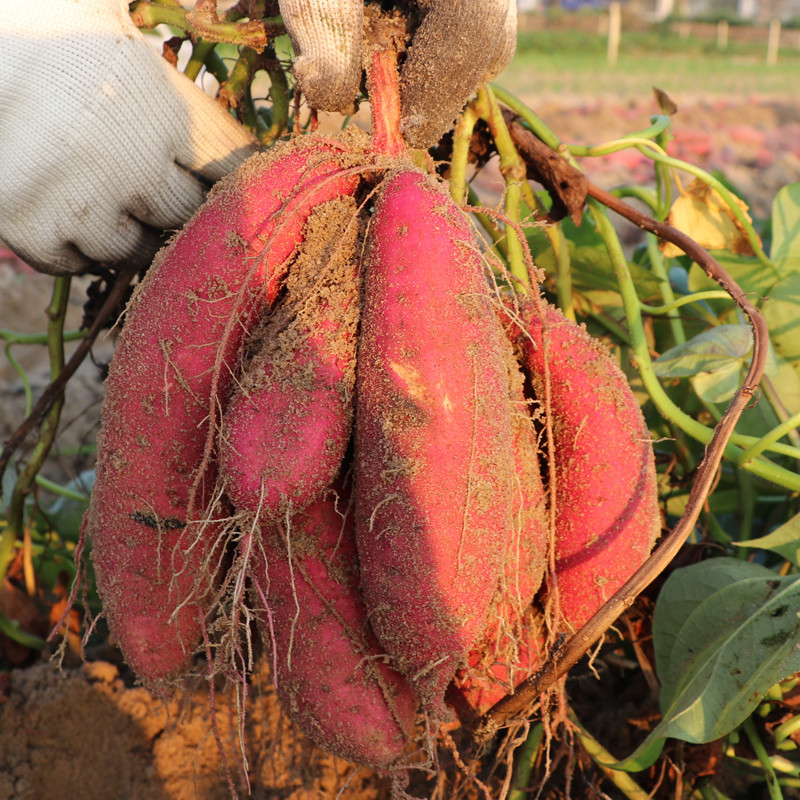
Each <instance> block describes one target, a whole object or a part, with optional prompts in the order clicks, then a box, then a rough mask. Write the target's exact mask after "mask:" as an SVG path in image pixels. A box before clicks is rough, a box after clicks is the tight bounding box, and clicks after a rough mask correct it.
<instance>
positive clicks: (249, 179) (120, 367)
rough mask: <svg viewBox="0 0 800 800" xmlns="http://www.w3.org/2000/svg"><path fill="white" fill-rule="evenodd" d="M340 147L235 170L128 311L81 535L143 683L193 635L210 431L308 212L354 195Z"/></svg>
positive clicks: (211, 494) (206, 539)
mask: <svg viewBox="0 0 800 800" xmlns="http://www.w3.org/2000/svg"><path fill="white" fill-rule="evenodd" d="M353 146H354V145H353V142H352V141H347V142H345V141H341V140H336V139H321V138H317V137H303V138H302V139H298V140H295V141H293V142H292V143H290V144H287V145H283V146H279V147H276V148H275V149H274V150H273V151H271V152H270V153H269V154H266V155H257V156H254V157H253V158H252V159H250V160H249V161H247V162H246V163H245V164H244V165H243V166H242V167H241V168H240V169H239V170H238V171H237V172H236V173H234V174H233V175H231V176H230V177H229V178H227V179H226V180H224V181H223V182H221V184H218V186H217V187H215V189H214V190H213V192H212V193H211V194H210V196H209V198H208V200H207V201H206V203H205V204H204V206H203V207H202V208H201V209H200V211H198V213H197V214H196V215H195V217H194V218H193V219H192V220H191V221H190V222H189V223H188V224H187V225H186V227H185V228H184V229H183V230H182V231H181V232H180V233H179V234H178V235H177V236H176V237H174V239H173V240H172V242H171V243H170V244H169V246H168V247H166V248H165V249H164V250H162V251H161V253H160V254H159V255H158V256H157V258H156V261H155V263H154V265H153V267H152V269H151V270H150V272H148V274H147V277H146V278H145V280H144V282H143V284H142V286H141V287H140V289H139V291H138V292H137V293H136V295H135V297H134V299H133V301H132V303H131V305H130V308H129V310H128V314H127V317H126V322H125V327H124V330H123V333H122V335H121V337H120V342H119V346H118V348H117V351H116V353H115V356H114V359H113V361H112V364H111V369H110V372H109V377H108V380H107V383H106V398H105V402H104V405H103V415H102V430H101V434H100V437H99V440H98V462H97V480H96V483H95V485H94V490H93V492H92V498H91V504H90V508H89V510H88V512H87V518H86V519H87V525H86V527H87V531H88V533H89V535H90V537H91V540H92V543H93V559H94V564H95V569H96V573H97V586H98V590H99V592H100V595H101V598H102V600H103V606H104V609H105V613H106V616H107V618H108V621H109V625H110V627H111V630H112V632H113V634H114V637H115V638H116V640H117V641H118V643H119V644H120V646H121V648H122V651H123V654H124V656H125V659H126V661H127V662H128V663H129V664H130V666H132V667H133V669H134V670H135V671H136V672H137V673H138V675H139V676H140V677H141V678H142V679H144V680H145V681H147V682H150V683H152V682H156V681H159V680H162V679H169V678H171V677H173V676H175V675H176V674H179V673H180V672H181V671H182V670H183V669H184V668H185V666H186V665H187V662H188V659H189V657H190V656H191V654H192V653H193V651H194V649H195V646H196V643H197V641H198V638H199V636H200V632H201V627H202V620H203V617H204V616H205V614H206V604H207V597H208V595H209V593H210V592H211V590H212V584H213V580H214V575H215V572H216V563H215V562H216V561H217V559H218V558H219V556H220V551H219V549H215V546H216V545H217V544H219V542H218V537H219V533H220V526H219V525H218V524H217V523H215V522H214V520H215V519H217V518H218V515H219V513H220V509H219V508H218V507H217V505H218V504H216V503H215V497H216V495H215V485H216V478H217V476H216V470H215V466H214V461H213V458H211V456H212V455H213V453H212V445H213V440H214V431H213V428H212V426H213V425H215V424H216V420H217V419H218V417H219V411H218V409H219V406H220V404H221V403H223V402H224V401H225V399H226V397H227V395H228V393H229V387H230V383H231V380H232V376H233V375H234V373H235V372H236V369H237V367H238V361H239V358H240V353H241V349H242V343H243V341H244V339H245V337H246V335H247V333H248V331H249V330H250V328H251V327H252V325H253V324H254V322H255V320H256V319H257V318H258V316H259V315H260V314H261V313H262V312H263V310H264V309H265V307H267V306H268V305H269V304H270V303H271V302H272V301H273V300H274V298H275V296H276V294H277V291H278V288H279V285H280V281H281V279H282V277H283V274H284V272H285V268H286V265H287V263H288V261H289V259H290V258H291V256H292V255H293V254H294V252H295V250H296V246H297V243H298V241H300V239H301V236H302V230H303V226H304V224H305V221H306V219H307V217H308V215H309V214H310V213H311V211H312V209H313V208H314V207H315V206H317V205H318V204H319V203H321V202H323V201H325V200H328V199H330V198H333V197H338V196H341V195H343V194H348V193H351V192H352V191H353V190H354V188H355V185H356V183H357V181H358V177H357V176H355V175H352V174H350V173H349V172H346V171H345V169H344V166H343V161H346V160H347V159H348V157H349V155H350V153H351V151H352V148H353Z"/></svg>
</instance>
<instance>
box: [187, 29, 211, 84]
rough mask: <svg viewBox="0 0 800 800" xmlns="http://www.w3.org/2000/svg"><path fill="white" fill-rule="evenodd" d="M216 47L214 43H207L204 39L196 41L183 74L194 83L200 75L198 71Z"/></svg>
mask: <svg viewBox="0 0 800 800" xmlns="http://www.w3.org/2000/svg"><path fill="white" fill-rule="evenodd" d="M216 46H217V43H216V42H209V41H206V40H205V39H198V40H197V41H196V42H195V43H194V47H192V55H191V57H190V58H189V61H188V62H187V64H186V68H185V69H184V70H183V74H184V75H185V76H186V77H187V78H189V80H191V81H194V80H195V79H196V78H197V76H198V75H199V74H200V70H201V69H202V68H203V67H204V66H205V64H206V61H208V58H209V56H210V55H211V53H213V52H214V48H215V47H216Z"/></svg>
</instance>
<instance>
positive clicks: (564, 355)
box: [517, 301, 661, 630]
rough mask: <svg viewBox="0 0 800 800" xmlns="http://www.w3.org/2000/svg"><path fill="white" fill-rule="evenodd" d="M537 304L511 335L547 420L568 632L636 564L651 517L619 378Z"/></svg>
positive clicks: (641, 453) (653, 534)
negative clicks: (541, 312) (547, 378)
mask: <svg viewBox="0 0 800 800" xmlns="http://www.w3.org/2000/svg"><path fill="white" fill-rule="evenodd" d="M543 307H544V308H546V310H545V312H544V315H543V316H540V314H539V312H538V310H537V304H536V303H535V302H533V301H529V302H526V303H524V304H523V308H522V322H523V329H522V330H519V331H518V332H517V341H518V344H519V347H520V350H521V353H522V363H523V366H524V368H525V370H526V371H527V373H528V376H529V378H530V381H531V384H532V386H533V391H534V393H535V396H536V402H537V403H538V404H539V406H540V408H541V410H542V414H543V415H548V416H549V418H550V423H551V425H552V431H553V439H554V443H553V444H554V447H553V457H554V459H555V464H554V467H555V470H554V472H555V482H556V485H555V492H554V493H552V494H551V496H552V497H554V501H555V531H554V535H555V547H556V553H555V555H556V563H555V577H556V580H557V583H558V596H559V605H560V613H561V619H560V621H558V625H559V626H560V627H563V628H565V629H566V630H574V629H577V628H580V627H581V626H582V625H583V624H584V623H585V622H586V621H587V620H588V619H589V617H591V616H592V614H594V612H595V611H596V610H597V609H598V608H599V607H600V606H601V605H602V604H603V603H604V602H605V601H606V600H607V599H608V598H609V597H611V595H612V594H614V592H616V591H617V589H619V588H620V587H621V586H622V584H623V583H624V582H625V581H626V580H627V579H628V578H629V577H630V576H631V575H632V574H633V573H634V572H635V571H636V569H637V568H638V567H639V566H640V565H641V564H642V563H643V562H644V561H645V559H646V558H647V556H648V555H649V554H650V551H651V549H652V548H653V545H654V543H655V540H656V538H657V537H658V535H659V533H660V529H661V516H660V513H659V508H658V497H657V492H656V472H655V461H654V457H653V448H652V445H651V443H650V434H649V432H648V430H647V425H646V424H645V421H644V417H643V416H642V412H641V410H640V408H639V404H638V403H637V401H636V398H635V397H634V396H633V393H632V392H631V389H630V386H629V384H628V381H627V379H626V378H625V375H624V374H623V373H622V371H621V370H620V368H619V366H618V365H617V364H616V362H615V361H614V360H613V359H612V358H611V356H610V355H609V354H608V352H607V351H606V350H605V348H604V347H603V346H602V345H601V344H600V343H599V342H598V341H597V340H595V339H593V338H592V337H591V336H589V334H587V333H586V331H585V329H583V328H581V327H579V326H578V325H576V324H575V323H573V322H571V321H569V320H567V319H566V318H565V317H564V316H563V315H562V314H561V313H560V312H559V311H558V310H557V309H555V308H554V307H552V306H543ZM546 375H549V386H548V381H547V380H546ZM548 394H549V400H548Z"/></svg>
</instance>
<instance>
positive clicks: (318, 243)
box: [220, 198, 359, 523]
mask: <svg viewBox="0 0 800 800" xmlns="http://www.w3.org/2000/svg"><path fill="white" fill-rule="evenodd" d="M358 234H359V222H358V219H357V208H356V204H355V201H354V200H353V199H352V198H342V199H341V200H332V201H330V202H328V203H325V204H323V205H321V206H318V207H317V208H316V209H315V210H314V213H313V214H312V215H311V217H310V218H309V221H308V224H307V225H306V229H305V239H304V242H303V246H302V248H301V251H300V255H299V256H298V258H297V260H296V261H295V262H294V264H293V265H292V268H291V270H290V272H289V275H288V277H287V281H286V293H285V295H284V297H283V298H282V299H281V302H280V304H279V305H278V306H277V307H276V309H275V311H274V312H273V313H272V314H271V315H270V316H269V317H268V318H267V320H266V323H265V324H264V325H263V326H262V328H261V329H260V330H259V331H258V333H257V336H256V339H257V341H256V342H255V343H254V346H255V347H257V352H256V354H255V356H254V357H253V359H252V361H251V362H250V363H249V364H247V365H246V368H245V373H244V376H243V377H242V380H241V381H240V383H239V386H238V387H237V390H236V392H235V393H234V395H233V397H232V398H231V401H230V403H229V405H228V407H227V410H226V411H225V417H224V422H223V427H222V434H221V436H220V442H221V443H220V465H221V470H222V474H223V475H224V478H225V487H226V492H227V495H228V497H229V498H230V499H231V501H232V502H233V503H234V505H235V506H236V508H237V510H239V511H245V510H246V511H249V512H251V513H254V514H258V515H259V518H260V520H261V521H262V522H263V523H267V522H275V521H277V520H278V519H280V518H282V517H283V516H284V515H285V513H286V512H287V510H288V511H290V512H291V510H298V511H302V510H303V509H304V508H305V507H306V506H307V505H308V504H309V503H311V502H312V501H314V500H315V499H316V498H317V497H319V495H320V494H321V493H322V492H323V491H324V490H325V489H326V488H327V487H328V486H329V485H330V484H331V482H332V481H333V479H334V477H335V476H336V474H337V473H338V471H339V468H340V466H341V462H342V459H343V457H344V453H345V449H346V447H347V444H348V442H349V440H350V428H351V424H352V419H353V391H354V384H355V355H356V331H357V328H358V311H359V259H358V255H359V254H358V252H357V249H356V248H357V243H358Z"/></svg>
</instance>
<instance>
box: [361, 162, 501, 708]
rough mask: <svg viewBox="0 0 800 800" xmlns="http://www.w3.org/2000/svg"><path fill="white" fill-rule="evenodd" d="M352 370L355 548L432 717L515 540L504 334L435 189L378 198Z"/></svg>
mask: <svg viewBox="0 0 800 800" xmlns="http://www.w3.org/2000/svg"><path fill="white" fill-rule="evenodd" d="M363 281H364V292H363V297H364V300H363V306H362V312H361V333H360V338H359V348H358V364H357V369H356V375H357V377H356V396H357V405H356V456H355V463H356V477H355V498H356V500H355V502H356V537H357V542H358V552H359V558H360V562H361V571H362V586H363V591H364V598H365V602H366V605H367V609H368V613H369V618H370V621H371V623H372V625H373V628H374V629H375V632H376V634H377V636H378V639H379V641H380V642H381V644H382V646H383V647H384V648H385V649H386V651H387V652H388V654H389V655H390V656H391V657H392V662H393V664H394V665H395V666H396V667H397V668H398V669H399V670H400V671H401V672H402V673H403V674H404V675H405V676H406V678H407V679H408V680H409V682H410V683H411V684H412V686H413V687H414V688H415V689H416V690H417V692H418V694H419V695H420V697H421V700H422V702H423V706H424V708H425V711H426V712H427V713H429V714H430V715H432V716H434V717H437V716H438V717H442V718H446V717H449V716H451V715H452V714H451V712H449V711H448V710H447V708H446V707H445V706H444V703H443V698H444V693H445V689H446V688H447V685H448V684H449V682H450V680H451V678H452V677H453V675H454V674H455V672H456V670H457V669H458V668H459V667H461V666H463V665H464V664H465V663H466V660H467V656H468V654H469V652H470V650H471V649H472V648H473V646H474V645H475V644H476V642H477V641H478V639H479V638H480V636H481V635H482V633H483V631H484V628H485V627H486V624H487V615H488V613H489V610H490V607H491V604H492V601H493V599H494V598H495V597H496V592H497V590H498V584H499V582H500V581H501V580H502V559H503V555H504V553H505V548H506V544H507V537H508V531H509V529H510V526H511V524H512V523H511V508H512V505H513V503H512V497H511V484H512V480H511V476H512V473H513V456H512V434H511V412H510V404H509V399H508V386H507V379H506V370H505V366H504V358H503V332H502V329H501V327H500V324H499V322H498V321H497V319H496V318H495V316H494V313H493V311H492V297H491V295H490V290H489V286H488V283H487V281H486V279H485V276H484V272H483V264H482V260H481V257H480V254H479V252H478V249H477V246H476V244H475V241H474V238H473V235H472V231H471V229H470V226H469V223H468V221H467V219H466V217H465V215H464V214H463V213H462V212H461V210H460V209H459V208H458V207H457V206H455V205H454V203H453V202H452V201H451V200H450V198H449V197H448V196H447V195H446V194H445V193H444V192H443V191H442V190H441V189H440V188H439V186H438V185H437V184H436V183H435V182H434V181H433V180H432V179H431V178H429V177H427V176H425V175H424V174H422V173H420V172H416V171H413V170H400V171H398V172H396V173H395V174H394V175H392V176H390V177H389V178H387V179H386V180H385V182H384V184H383V185H382V187H381V189H380V190H379V192H378V196H377V200H376V203H375V212H374V215H373V217H372V219H371V221H370V226H369V229H368V234H367V245H366V253H365V264H364V278H363Z"/></svg>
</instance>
